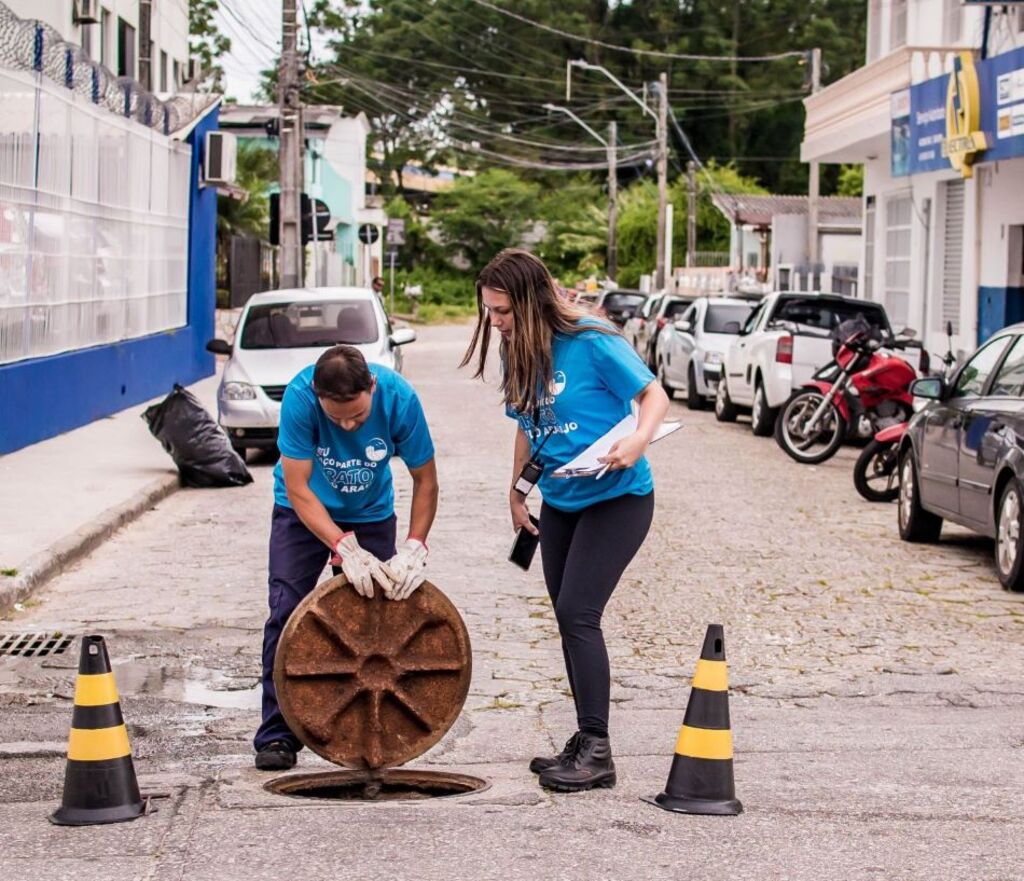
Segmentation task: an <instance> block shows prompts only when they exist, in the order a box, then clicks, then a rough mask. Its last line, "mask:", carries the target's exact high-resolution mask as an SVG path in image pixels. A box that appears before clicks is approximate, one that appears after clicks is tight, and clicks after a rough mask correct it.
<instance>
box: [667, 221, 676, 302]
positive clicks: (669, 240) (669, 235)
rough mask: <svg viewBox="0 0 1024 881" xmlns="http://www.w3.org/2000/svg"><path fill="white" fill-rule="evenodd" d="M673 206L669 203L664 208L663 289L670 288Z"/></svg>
mask: <svg viewBox="0 0 1024 881" xmlns="http://www.w3.org/2000/svg"><path fill="white" fill-rule="evenodd" d="M674 214H675V206H674V205H673V204H672V203H671V202H669V203H668V204H667V205H666V206H665V287H666V289H667V288H669V287H671V286H672V221H673V217H674Z"/></svg>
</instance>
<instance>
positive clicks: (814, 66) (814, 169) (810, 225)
mask: <svg viewBox="0 0 1024 881" xmlns="http://www.w3.org/2000/svg"><path fill="white" fill-rule="evenodd" d="M819 91H821V49H812V50H811V94H812V95H813V94H814V93H815V92H819ZM818 190H819V177H818V163H817V161H816V160H811V167H810V173H809V174H808V176H807V263H808V264H809V265H808V272H809V281H808V290H810V288H811V282H810V280H811V279H813V278H814V267H815V265H816V264H817V262H818Z"/></svg>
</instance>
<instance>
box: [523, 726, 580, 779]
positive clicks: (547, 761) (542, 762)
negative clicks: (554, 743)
mask: <svg viewBox="0 0 1024 881" xmlns="http://www.w3.org/2000/svg"><path fill="white" fill-rule="evenodd" d="M579 739H580V733H579V731H577V732H576V733H575V734H574V735H573V736H572V737H570V738H569V739H568V740H567V741H566V742H565V746H563V747H562V751H561V752H560V753H558V754H557V755H554V756H534V757H533V759H532V760H531V761H530V770H531V771H533V773H534V774H541V773H543V772H544V771H547V770H548V769H549V768H554V767H556V766H557V765H559V764H561V763H562V762H564V761H565V760H566V759H568V758H569V757H570V756H571V755H573V754H574V753H575V752H576V744H577V743H578V742H579Z"/></svg>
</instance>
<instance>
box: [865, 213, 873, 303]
mask: <svg viewBox="0 0 1024 881" xmlns="http://www.w3.org/2000/svg"><path fill="white" fill-rule="evenodd" d="M865 201H866V204H865V207H864V299H865V300H873V299H874V298H875V197H874V196H868V197H867V199H866V200H865Z"/></svg>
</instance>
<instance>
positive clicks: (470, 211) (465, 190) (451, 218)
mask: <svg viewBox="0 0 1024 881" xmlns="http://www.w3.org/2000/svg"><path fill="white" fill-rule="evenodd" d="M539 195H540V188H539V187H538V185H537V184H535V183H532V182H530V181H525V180H522V179H521V178H519V177H517V176H516V175H515V174H513V173H512V172H511V171H506V170H505V169H496V168H492V169H488V170H487V171H483V172H481V173H480V174H477V175H474V176H472V177H463V178H460V179H459V180H458V181H457V182H456V183H455V186H454V187H452V189H451V190H449V191H448V192H445V193H442V194H441V195H439V196H438V197H437V200H436V201H435V203H434V220H435V222H436V224H437V229H438V232H439V233H440V235H441V239H442V241H443V242H444V244H445V245H446V246H447V247H448V249H449V251H448V255H449V257H452V256H454V254H455V253H459V254H461V255H462V257H464V258H465V260H466V261H467V262H468V263H469V265H470V268H471V269H473V270H476V269H480V268H482V267H483V265H484V264H485V263H486V262H487V261H488V260H490V259H491V257H492V256H494V254H495V253H497V252H498V251H500V250H501V249H502V248H507V247H512V246H515V245H519V244H521V243H522V242H523V239H524V236H525V234H526V232H527V231H528V229H529V227H530V226H531V221H532V220H533V218H534V211H535V209H536V205H537V200H538V197H539Z"/></svg>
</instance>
